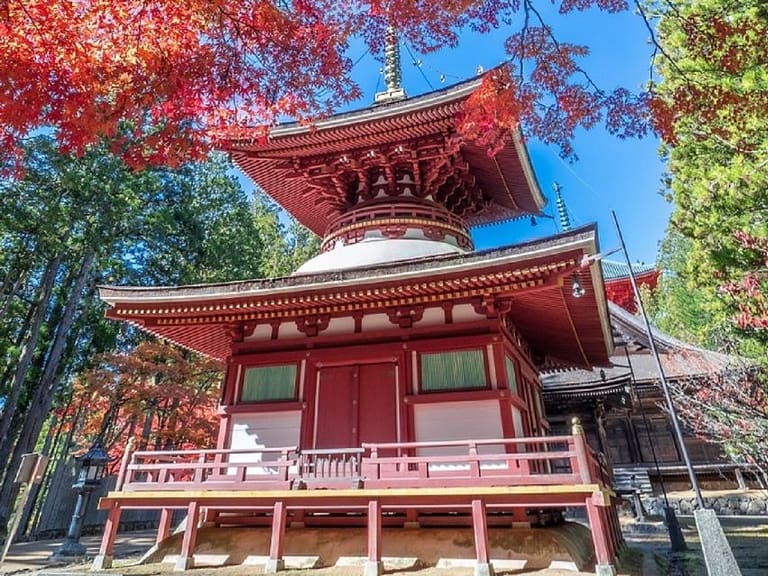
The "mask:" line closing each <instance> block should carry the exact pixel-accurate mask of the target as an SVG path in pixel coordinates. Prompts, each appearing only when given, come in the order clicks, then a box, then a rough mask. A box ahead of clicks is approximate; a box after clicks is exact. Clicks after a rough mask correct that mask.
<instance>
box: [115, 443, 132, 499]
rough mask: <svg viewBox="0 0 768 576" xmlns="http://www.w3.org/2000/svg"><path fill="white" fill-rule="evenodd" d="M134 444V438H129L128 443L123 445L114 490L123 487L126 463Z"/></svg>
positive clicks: (126, 469) (128, 460) (117, 490)
mask: <svg viewBox="0 0 768 576" xmlns="http://www.w3.org/2000/svg"><path fill="white" fill-rule="evenodd" d="M135 446H136V438H133V437H131V438H129V439H128V443H127V444H126V445H125V452H123V459H122V461H121V462H120V472H118V473H117V483H116V484H115V491H116V492H119V491H120V490H122V489H123V485H124V484H125V480H126V478H125V477H126V475H127V473H128V463H129V462H130V461H131V458H132V457H133V451H134V448H135Z"/></svg>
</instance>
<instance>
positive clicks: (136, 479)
mask: <svg viewBox="0 0 768 576" xmlns="http://www.w3.org/2000/svg"><path fill="white" fill-rule="evenodd" d="M296 455H297V450H296V447H287V448H261V449H259V450H166V451H159V450H151V451H144V452H133V453H130V452H129V451H127V450H126V455H125V458H126V460H124V463H123V466H122V467H121V470H120V476H119V477H118V479H117V486H116V489H117V490H125V491H134V490H160V489H162V490H192V489H199V490H250V489H254V488H261V489H280V488H285V489H288V488H290V487H291V482H292V477H291V475H290V470H291V468H293V469H294V470H295V468H296Z"/></svg>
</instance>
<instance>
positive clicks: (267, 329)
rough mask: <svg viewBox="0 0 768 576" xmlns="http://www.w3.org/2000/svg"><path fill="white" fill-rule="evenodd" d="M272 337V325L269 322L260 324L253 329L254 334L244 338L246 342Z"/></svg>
mask: <svg viewBox="0 0 768 576" xmlns="http://www.w3.org/2000/svg"><path fill="white" fill-rule="evenodd" d="M271 338H272V326H270V325H269V324H259V325H258V326H256V329H255V330H254V331H253V334H251V335H249V336H246V337H245V338H243V340H245V341H246V342H259V341H262V340H269V339H271Z"/></svg>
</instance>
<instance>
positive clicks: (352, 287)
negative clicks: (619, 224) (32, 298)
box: [100, 226, 612, 370]
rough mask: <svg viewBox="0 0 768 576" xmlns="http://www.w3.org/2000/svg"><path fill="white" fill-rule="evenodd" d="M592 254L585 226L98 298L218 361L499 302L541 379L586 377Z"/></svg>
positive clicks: (114, 291)
mask: <svg viewBox="0 0 768 576" xmlns="http://www.w3.org/2000/svg"><path fill="white" fill-rule="evenodd" d="M597 252H598V247H597V239H596V235H595V228H594V227H593V226H587V227H583V228H580V229H576V230H574V231H571V232H567V233H563V234H560V235H557V236H552V237H549V238H546V239H543V240H537V241H533V242H528V243H525V244H519V245H516V246H509V247H505V248H499V249H494V250H487V251H484V252H475V253H468V254H462V255H447V256H439V257H431V258H422V259H415V260H408V261H401V262H396V263H392V264H389V265H385V266H376V267H372V268H356V269H350V270H339V271H334V272H327V273H322V274H306V275H301V276H292V277H286V278H275V279H269V280H252V281H246V282H233V283H226V284H208V285H197V286H182V287H157V288H135V287H129V288H124V287H114V286H107V287H102V288H101V289H100V295H101V298H102V299H103V300H104V301H106V302H107V303H108V304H109V306H110V309H109V310H108V312H107V316H108V317H110V318H114V319H118V320H124V321H128V322H131V323H133V324H135V325H137V326H140V327H141V328H142V329H143V330H145V331H147V332H150V333H153V334H156V335H157V336H160V337H162V338H165V339H168V340H170V341H172V342H175V343H177V344H180V345H181V346H184V347H186V348H189V349H191V350H195V351H197V352H200V353H202V354H205V355H208V356H210V357H213V358H217V359H221V360H223V359H225V358H227V357H228V356H229V355H230V354H231V343H232V331H237V330H242V327H243V326H244V325H249V326H250V327H251V329H253V326H255V325H257V324H259V323H269V322H270V321H273V320H281V319H289V320H290V319H300V318H301V317H307V316H314V315H330V316H333V315H345V314H346V315H349V314H350V313H351V312H354V311H364V312H377V311H378V312H387V311H388V310H393V309H396V308H397V307H400V306H414V305H416V306H419V305H423V306H430V305H431V306H436V305H441V304H442V303H448V302H450V301H452V300H458V299H463V300H470V301H473V302H475V303H476V305H477V306H478V307H479V308H483V307H486V306H492V305H493V304H494V303H495V302H498V301H500V300H503V299H506V300H508V301H510V302H511V306H510V307H509V312H508V314H509V320H510V322H511V323H512V324H513V325H514V327H515V328H516V330H517V331H518V332H519V333H520V334H521V335H522V336H523V337H524V338H525V340H526V341H527V343H528V345H529V346H530V348H531V351H532V354H533V356H534V359H535V360H536V361H537V363H538V365H539V367H540V368H541V369H544V370H548V369H560V368H567V367H574V366H580V367H588V366H593V365H605V364H606V363H607V361H608V357H609V355H610V353H611V352H612V349H611V342H612V339H611V332H610V326H609V323H608V318H607V313H606V305H605V300H604V293H603V290H602V275H601V272H600V267H599V265H598V264H597V263H593V264H592V265H591V267H589V268H586V269H585V268H582V267H581V263H582V261H583V258H584V256H587V255H592V254H595V253H597ZM574 274H577V275H578V278H579V281H580V282H581V284H582V286H583V287H584V288H585V293H584V294H583V296H581V297H575V296H574V295H573V293H572V288H571V280H572V278H573V275H574ZM415 328H418V325H416V326H415ZM416 336H418V334H417V335H416ZM301 345H305V343H302V344H301ZM306 345H312V344H311V343H307V344H306Z"/></svg>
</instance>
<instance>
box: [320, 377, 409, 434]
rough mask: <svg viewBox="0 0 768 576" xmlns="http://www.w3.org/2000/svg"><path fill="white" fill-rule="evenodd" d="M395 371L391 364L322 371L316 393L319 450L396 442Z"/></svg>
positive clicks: (396, 401) (396, 402)
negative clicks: (364, 443)
mask: <svg viewBox="0 0 768 576" xmlns="http://www.w3.org/2000/svg"><path fill="white" fill-rule="evenodd" d="M395 371H396V366H395V364H394V363H391V362H388V363H381V364H356V365H350V366H332V367H328V368H322V369H321V370H320V378H319V381H318V389H317V392H316V394H317V404H316V408H317V410H316V414H315V448H356V447H358V446H360V444H361V443H363V442H396V441H397V429H398V416H397V404H398V397H397V384H396V373H395Z"/></svg>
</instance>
